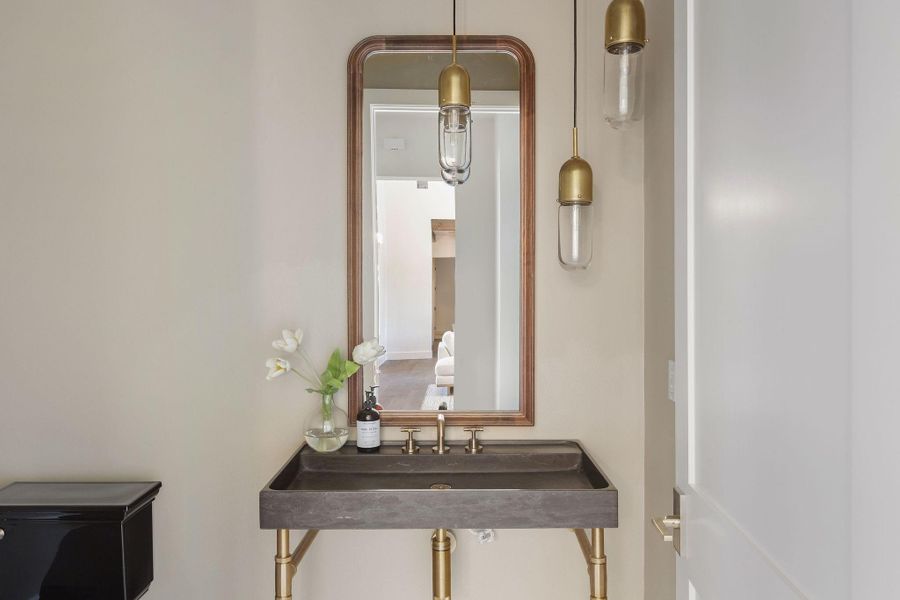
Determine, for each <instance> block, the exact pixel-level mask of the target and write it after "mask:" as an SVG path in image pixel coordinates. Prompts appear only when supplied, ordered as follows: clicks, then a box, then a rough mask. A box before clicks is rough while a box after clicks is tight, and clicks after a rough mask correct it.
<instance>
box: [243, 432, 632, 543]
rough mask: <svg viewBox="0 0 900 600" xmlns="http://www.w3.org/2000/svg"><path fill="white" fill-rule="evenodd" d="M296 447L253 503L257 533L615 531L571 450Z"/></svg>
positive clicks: (501, 445)
mask: <svg viewBox="0 0 900 600" xmlns="http://www.w3.org/2000/svg"><path fill="white" fill-rule="evenodd" d="M419 443H420V444H421V446H422V449H421V451H420V453H419V454H412V455H408V454H403V453H401V451H400V448H401V445H400V444H399V443H396V444H395V443H390V442H386V443H383V444H382V447H381V451H380V452H378V453H377V454H361V453H359V452H357V450H356V447H355V446H352V445H347V446H345V447H344V448H341V449H340V450H338V451H337V452H334V453H331V454H319V453H317V452H315V451H313V450H312V449H311V448H309V447H307V446H302V447H301V448H300V450H298V451H297V452H296V453H295V454H294V456H293V457H291V459H290V460H289V461H288V462H287V464H286V465H284V467H282V469H281V470H280V471H279V472H278V474H277V475H275V477H274V478H272V480H271V481H270V482H269V483H268V485H266V487H265V488H263V490H262V491H261V492H260V493H259V513H260V526H261V528H262V529H433V528H457V529H491V528H494V529H536V528H592V527H616V526H617V525H618V492H617V491H616V488H615V487H613V485H612V484H611V483H610V482H609V479H608V478H607V477H606V476H605V475H604V474H603V473H602V472H601V470H600V469H599V467H597V465H596V464H595V463H594V462H593V461H592V460H591V458H590V457H589V456H588V454H587V453H586V452H585V451H584V449H583V448H582V447H581V445H580V444H579V443H578V442H572V441H528V442H491V441H483V442H482V443H483V444H484V452H483V453H481V454H466V453H465V450H464V445H462V444H459V445H454V444H453V443H452V442H451V443H450V447H451V450H450V452H449V453H448V454H443V455H438V454H433V453H432V452H431V446H432V445H433V444H430V443H427V442H424V441H420V442H419Z"/></svg>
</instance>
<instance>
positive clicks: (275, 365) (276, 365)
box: [266, 358, 291, 381]
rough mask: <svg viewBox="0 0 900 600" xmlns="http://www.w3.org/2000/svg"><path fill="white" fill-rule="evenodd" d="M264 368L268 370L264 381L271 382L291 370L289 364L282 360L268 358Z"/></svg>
mask: <svg viewBox="0 0 900 600" xmlns="http://www.w3.org/2000/svg"><path fill="white" fill-rule="evenodd" d="M266 367H268V369H269V374H268V375H266V379H268V380H269V381H272V380H273V379H275V378H276V377H281V376H282V375H284V374H285V373H287V372H288V371H290V370H291V363H289V362H288V361H286V360H284V359H283V358H270V359H269V360H267V361H266Z"/></svg>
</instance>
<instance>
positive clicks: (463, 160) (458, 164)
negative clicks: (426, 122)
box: [438, 105, 472, 183]
mask: <svg viewBox="0 0 900 600" xmlns="http://www.w3.org/2000/svg"><path fill="white" fill-rule="evenodd" d="M438 160H439V162H440V164H441V169H442V170H444V171H457V172H460V171H468V170H469V167H470V166H471V164H472V119H471V111H470V109H469V107H468V106H465V105H448V106H442V107H441V110H440V113H439V116H438ZM467 177H468V176H467ZM460 183H462V182H460Z"/></svg>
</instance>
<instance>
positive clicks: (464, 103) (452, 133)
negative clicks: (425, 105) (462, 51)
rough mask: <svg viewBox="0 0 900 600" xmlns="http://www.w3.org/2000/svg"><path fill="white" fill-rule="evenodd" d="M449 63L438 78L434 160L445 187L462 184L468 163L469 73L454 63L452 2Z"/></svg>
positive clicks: (454, 46) (454, 20) (470, 127)
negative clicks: (436, 160) (436, 138)
mask: <svg viewBox="0 0 900 600" xmlns="http://www.w3.org/2000/svg"><path fill="white" fill-rule="evenodd" d="M451 40H452V41H451V44H452V60H451V62H450V64H449V65H447V66H446V67H444V70H443V71H441V76H440V78H439V79H438V106H439V107H440V112H439V114H438V161H439V162H440V165H441V177H443V179H444V181H446V182H447V183H448V184H449V185H453V186H455V185H459V184H461V183H465V182H466V180H467V179H468V178H469V167H470V166H471V164H472V115H471V112H472V111H471V106H472V91H471V85H470V83H469V72H468V71H466V68H465V67H463V66H462V65H460V64H457V62H456V0H453V36H452V38H451Z"/></svg>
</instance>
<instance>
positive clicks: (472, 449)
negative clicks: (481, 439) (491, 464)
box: [463, 427, 484, 454]
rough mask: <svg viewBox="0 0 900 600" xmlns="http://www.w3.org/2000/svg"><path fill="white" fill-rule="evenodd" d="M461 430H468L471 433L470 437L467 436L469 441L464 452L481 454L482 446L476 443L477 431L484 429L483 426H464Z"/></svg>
mask: <svg viewBox="0 0 900 600" xmlns="http://www.w3.org/2000/svg"><path fill="white" fill-rule="evenodd" d="M463 431H468V432H469V433H470V434H472V437H470V438H469V443H468V444H466V454H481V453H482V452H483V451H484V446H482V445H481V444H479V443H478V432H479V431H484V427H466V428H465V429H463Z"/></svg>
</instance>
